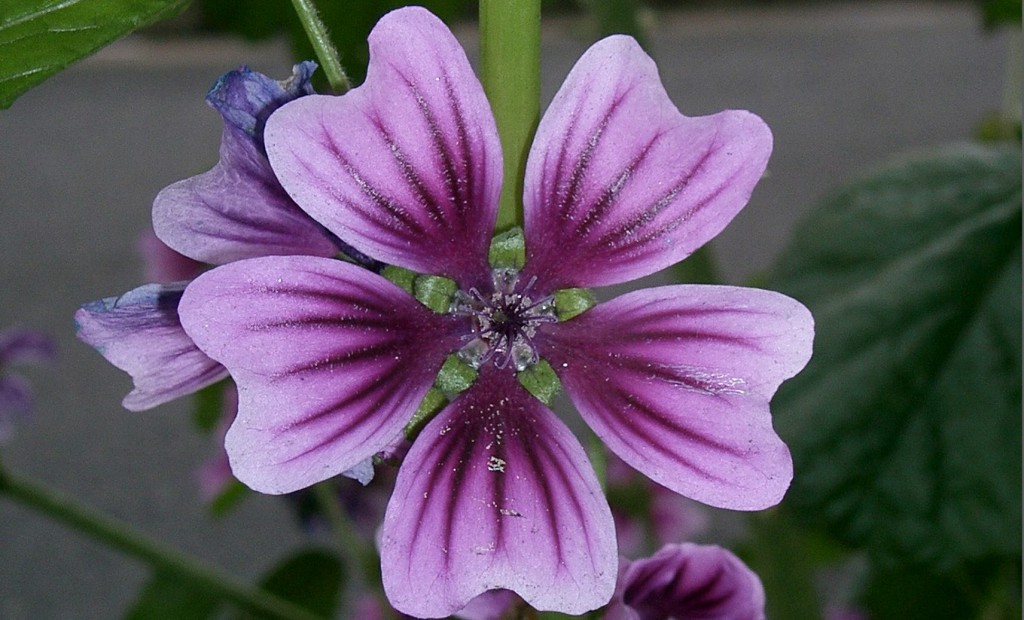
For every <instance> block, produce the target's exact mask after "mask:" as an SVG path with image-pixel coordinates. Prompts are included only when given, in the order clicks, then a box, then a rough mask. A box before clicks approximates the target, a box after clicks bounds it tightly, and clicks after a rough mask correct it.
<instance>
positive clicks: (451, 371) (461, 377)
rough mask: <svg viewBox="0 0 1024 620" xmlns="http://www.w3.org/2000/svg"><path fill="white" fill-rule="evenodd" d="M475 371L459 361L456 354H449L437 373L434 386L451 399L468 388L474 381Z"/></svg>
mask: <svg viewBox="0 0 1024 620" xmlns="http://www.w3.org/2000/svg"><path fill="white" fill-rule="evenodd" d="M476 375H477V372H476V370H474V369H473V367H472V366H470V365H469V364H467V363H465V362H463V361H462V360H460V359H459V356H458V355H456V354H454V353H453V354H451V355H449V356H448V358H447V359H445V360H444V364H443V365H442V366H441V371H440V372H439V373H437V379H435V380H434V386H435V387H437V389H439V390H441V391H442V392H444V393H445V395H447V396H448V398H451V397H453V396H455V395H456V394H458V393H460V392H465V391H466V390H468V389H469V386H471V385H473V382H474V381H476Z"/></svg>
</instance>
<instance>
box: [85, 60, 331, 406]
mask: <svg viewBox="0 0 1024 620" xmlns="http://www.w3.org/2000/svg"><path fill="white" fill-rule="evenodd" d="M315 67H316V66H315V65H314V63H312V62H304V63H300V64H298V65H295V68H294V69H293V73H292V77H291V78H290V79H289V80H287V81H284V82H277V81H274V80H272V79H270V78H268V77H267V76H265V75H263V74H261V73H257V72H255V71H251V70H250V69H248V68H246V67H242V68H241V69H239V70H237V71H231V72H229V73H227V74H225V75H224V76H222V77H221V78H220V79H219V80H217V83H216V84H214V86H213V88H211V89H210V92H209V93H208V94H207V96H206V101H207V103H209V104H210V106H211V107H213V108H214V109H215V110H217V111H218V112H219V113H220V114H221V117H222V118H223V120H224V133H223V136H222V139H221V149H220V161H219V162H218V163H217V165H216V166H214V168H213V169H212V170H210V171H208V172H205V173H203V174H200V175H198V176H195V177H192V178H189V179H185V180H184V181H179V182H178V183H175V184H173V185H171V186H169V187H167V188H165V189H164V190H163V191H161V192H160V194H159V195H158V196H157V197H156V201H155V202H154V205H153V225H154V229H155V231H156V234H157V236H158V237H159V240H154V241H156V242H157V243H159V244H160V245H159V246H157V247H154V246H153V243H152V242H149V244H148V245H144V246H143V248H144V251H145V252H146V253H147V261H146V263H147V272H149V275H151V276H153V280H155V281H156V282H160V284H147V285H144V286H141V287H139V288H136V289H134V290H131V291H129V292H127V293H125V294H123V295H121V296H119V297H108V298H106V299H101V300H98V301H94V302H91V303H89V304H86V305H85V306H83V307H82V308H81V309H80V310H79V311H78V312H77V313H76V314H75V321H76V324H77V327H78V337H79V338H81V339H82V340H83V341H85V342H86V343H88V344H90V345H92V346H93V347H95V348H96V349H97V350H98V351H99V352H100V353H101V354H102V355H103V356H104V357H105V358H107V360H108V361H109V362H110V363H112V364H114V365H115V366H117V367H118V368H120V369H122V370H124V371H126V372H127V373H128V374H130V375H131V377H132V379H133V381H134V384H135V385H134V389H133V390H132V392H131V393H130V394H128V396H126V397H125V399H124V402H123V405H124V406H125V408H127V409H130V410H133V411H139V410H143V409H149V408H152V407H155V406H157V405H160V404H163V403H165V402H168V401H170V400H173V399H175V398H178V397H180V396H183V395H185V394H190V393H192V392H195V391H196V390H198V389H200V388H202V387H205V386H207V385H210V384H211V383H215V382H216V381H219V380H221V379H223V378H224V377H226V376H227V371H226V370H224V368H223V367H222V366H221V365H220V364H219V363H217V362H215V361H213V360H211V359H210V358H208V357H207V356H206V355H205V354H204V353H203V352H202V351H200V350H199V349H197V348H196V346H195V345H194V344H193V343H192V340H191V339H190V338H189V337H188V336H187V335H186V334H185V332H184V331H183V330H182V328H181V323H180V321H179V320H178V301H179V300H180V299H181V293H182V291H183V290H184V288H185V285H186V284H187V279H189V278H191V277H194V275H196V274H197V273H198V271H199V268H200V265H202V264H204V263H210V264H215V265H218V264H223V263H226V262H230V261H232V260H237V259H240V258H251V257H254V256H269V255H273V254H304V255H314V256H325V257H332V256H336V255H337V254H338V253H339V251H342V250H344V249H345V248H346V247H347V246H343V244H340V242H337V240H336V239H335V238H334V237H333V235H331V234H330V233H328V232H327V231H326V230H325V229H324V228H323V227H322V226H320V225H319V224H317V223H316V222H315V221H313V219H312V218H310V217H309V216H308V215H306V214H305V212H303V211H302V210H301V209H299V208H298V206H296V205H295V203H294V202H292V200H291V199H290V198H289V197H288V195H287V194H286V193H285V192H284V190H283V189H282V188H281V185H280V184H279V183H278V182H277V178H276V177H275V176H274V171H273V170H272V169H271V168H270V163H269V162H268V161H267V155H266V150H265V149H264V146H263V130H264V127H265V124H266V120H267V117H268V116H270V114H271V112H273V111H274V110H276V109H277V108H279V107H280V106H281V105H283V104H284V103H286V102H288V101H291V100H293V99H295V98H297V97H301V96H304V95H308V94H310V93H312V92H313V90H312V87H311V86H310V83H309V80H310V76H311V75H312V73H313V71H314V69H315ZM161 242H162V243H161ZM143 243H144V244H145V243H147V242H145V241H143ZM163 244H166V246H165V245H163ZM168 246H169V247H168ZM169 251H171V252H174V253H175V254H173V255H172V254H170V253H169ZM182 258H184V259H185V260H191V261H193V263H192V264H191V265H189V264H187V263H184V262H183V261H182V260H181V259H182ZM190 270H191V273H189V271H190ZM172 276H177V277H176V278H174V277H172ZM171 279H180V280H183V281H179V282H172V283H166V284H165V283H164V282H167V281H168V280H171Z"/></svg>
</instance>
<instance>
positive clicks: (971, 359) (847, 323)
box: [768, 146, 1021, 570]
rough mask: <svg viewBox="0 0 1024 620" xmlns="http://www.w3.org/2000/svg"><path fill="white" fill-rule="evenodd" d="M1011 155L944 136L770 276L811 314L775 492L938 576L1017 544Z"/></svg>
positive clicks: (782, 411) (1016, 271)
mask: <svg viewBox="0 0 1024 620" xmlns="http://www.w3.org/2000/svg"><path fill="white" fill-rule="evenodd" d="M1020 170H1021V155H1020V148H1019V146H1018V147H1016V148H1011V147H980V146H962V147H956V148H949V149H946V150H944V151H942V152H939V153H937V154H932V155H929V156H923V157H917V158H914V159H907V160H904V161H900V162H896V163H893V164H891V165H890V166H888V167H887V168H885V169H883V170H881V171H879V172H877V173H876V174H874V175H872V176H870V177H868V178H866V179H864V180H862V181H860V182H858V183H855V184H853V185H851V186H849V187H847V188H846V189H844V190H842V191H840V192H839V193H837V194H836V195H834V196H832V197H831V198H829V199H828V200H826V201H825V202H824V204H822V205H821V206H820V207H819V208H818V209H817V210H816V211H815V212H814V213H813V214H812V215H811V216H810V217H809V218H808V220H807V221H805V222H804V223H803V225H802V227H801V228H800V229H799V230H798V232H797V234H796V237H795V240H794V242H793V244H792V245H791V247H790V248H789V249H788V251H787V252H786V253H785V255H784V257H783V258H782V259H781V261H780V264H779V267H778V270H777V272H776V274H775V275H774V276H773V277H772V278H770V279H769V282H768V286H769V287H771V288H774V289H776V290H780V291H783V292H785V293H788V294H790V295H792V296H794V297H796V298H797V299H800V300H801V301H803V302H804V303H806V304H807V305H808V307H810V309H811V311H812V312H813V313H814V315H815V320H816V324H817V327H816V329H817V336H816V341H815V354H814V358H813V359H812V360H811V363H810V365H809V366H808V367H807V369H806V370H805V371H804V372H803V373H801V374H800V375H798V376H797V377H796V378H794V379H793V380H791V381H789V382H787V384H786V385H784V386H783V389H782V390H780V392H779V394H778V396H777V397H776V400H775V402H774V409H775V411H776V426H777V428H778V430H779V433H780V434H781V435H782V436H783V438H784V439H785V440H786V441H787V443H788V444H789V446H790V447H791V449H792V451H793V456H794V460H795V463H796V477H795V479H794V483H793V487H792V489H791V491H790V494H789V497H788V498H787V502H788V503H789V505H790V506H791V507H794V508H796V509H798V510H799V511H800V512H801V513H802V515H803V516H805V517H807V518H809V519H812V520H816V521H824V522H825V524H826V525H827V526H829V527H830V529H831V531H832V532H833V533H835V534H837V535H838V536H839V537H840V539H841V540H843V541H845V542H847V543H850V544H854V545H859V546H866V547H867V548H868V549H869V550H871V551H872V552H873V555H874V556H875V557H876V558H887V559H890V560H898V561H910V560H914V561H917V562H921V563H924V562H930V563H932V564H933V566H935V567H936V570H942V569H943V568H944V567H950V566H954V565H956V564H958V563H960V562H961V561H963V560H967V559H971V558H979V557H983V556H986V555H990V554H994V555H1003V554H1008V555H1018V556H1019V553H1020V547H1021V530H1020V521H1021V484H1020V480H1021V415H1020V412H1021V383H1020V377H1021V325H1020V317H1021V234H1020V230H1021V174H1020Z"/></svg>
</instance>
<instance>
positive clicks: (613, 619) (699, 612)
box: [604, 543, 765, 620]
mask: <svg viewBox="0 0 1024 620" xmlns="http://www.w3.org/2000/svg"><path fill="white" fill-rule="evenodd" d="M764 604H765V598H764V587H763V586H762V585H761V579H760V578H758V576H757V574H756V573H754V572H753V571H752V570H750V569H749V568H747V565H746V564H744V563H743V562H742V561H741V560H740V559H739V558H737V557H736V556H735V555H733V554H732V553H731V552H730V551H727V550H726V549H722V548H721V547H717V546H714V545H695V544H692V543H683V544H672V545H666V546H664V547H662V548H661V550H659V551H658V552H657V553H655V554H654V555H653V556H651V557H649V558H643V559H640V560H633V561H625V560H624V561H623V562H622V565H621V567H620V570H619V582H618V585H617V586H616V589H615V596H614V598H613V599H612V602H611V604H610V605H609V606H608V609H607V612H606V614H605V616H604V618H605V620H762V619H763V618H764V617H765V613H764Z"/></svg>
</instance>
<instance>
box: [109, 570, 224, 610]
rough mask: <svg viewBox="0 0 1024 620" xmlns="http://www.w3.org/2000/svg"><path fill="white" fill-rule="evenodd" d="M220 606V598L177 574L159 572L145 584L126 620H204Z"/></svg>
mask: <svg viewBox="0 0 1024 620" xmlns="http://www.w3.org/2000/svg"><path fill="white" fill-rule="evenodd" d="M219 608H220V599H219V598H217V596H215V595H213V594H210V593H209V592H207V591H206V590H203V589H201V588H199V587H197V586H196V585H195V584H193V583H191V582H189V581H185V580H182V579H181V578H179V577H178V576H177V575H170V574H165V573H161V572H159V571H157V572H156V573H155V574H154V575H153V577H152V579H150V581H149V583H147V584H146V585H145V587H144V588H143V589H142V592H141V593H140V594H139V597H138V598H137V599H136V600H135V603H134V604H133V605H132V607H131V609H129V610H128V613H127V614H125V620H181V619H182V618H188V619H189V620H204V619H205V618H212V617H214V615H215V614H216V613H217V612H218V610H219Z"/></svg>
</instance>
